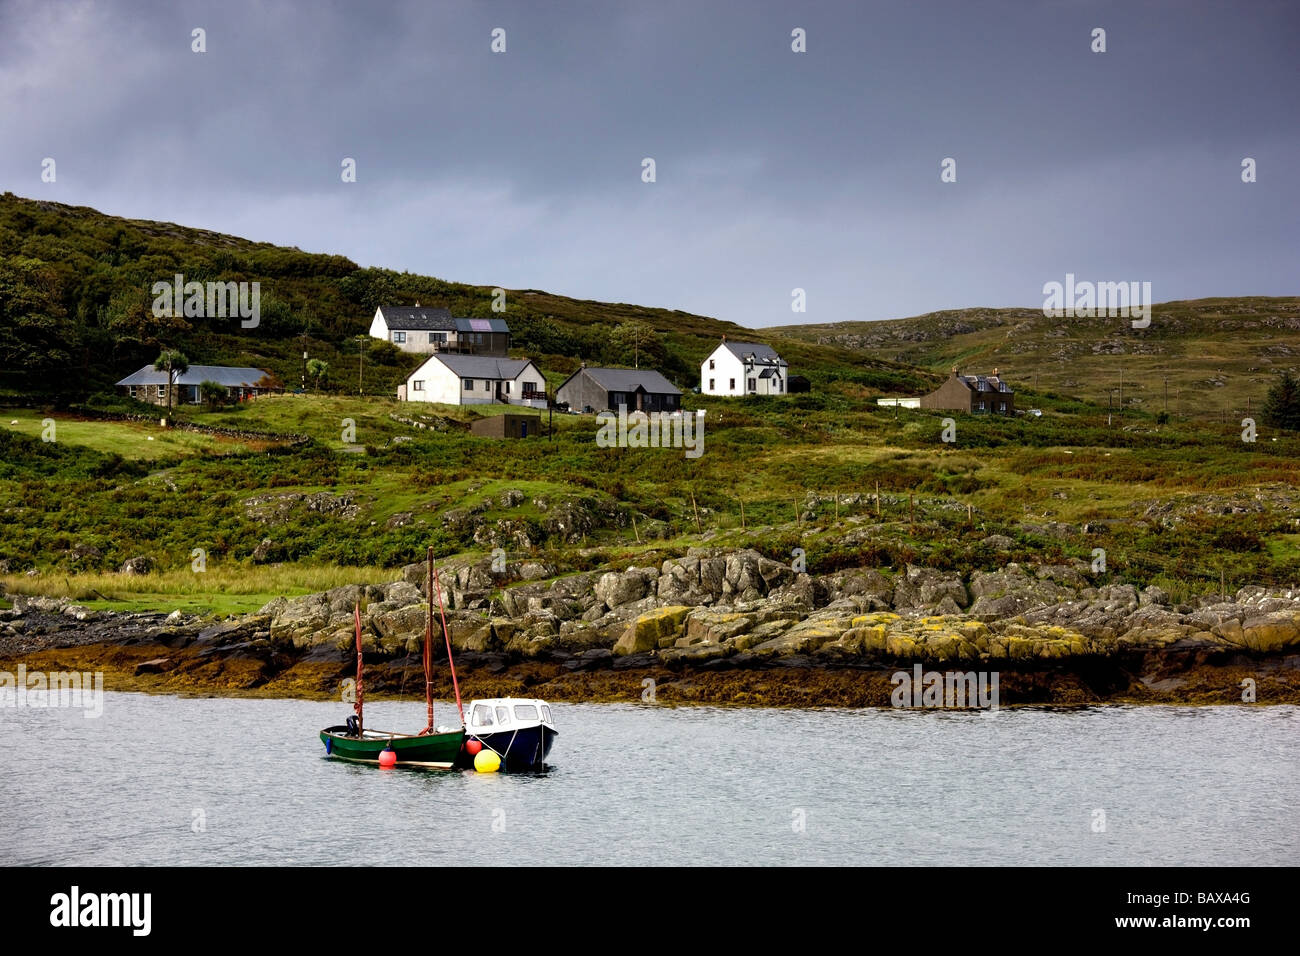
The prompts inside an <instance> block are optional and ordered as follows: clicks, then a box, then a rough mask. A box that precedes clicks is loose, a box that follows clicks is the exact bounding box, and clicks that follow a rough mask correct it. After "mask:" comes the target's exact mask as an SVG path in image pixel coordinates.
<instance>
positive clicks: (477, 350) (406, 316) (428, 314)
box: [370, 302, 510, 358]
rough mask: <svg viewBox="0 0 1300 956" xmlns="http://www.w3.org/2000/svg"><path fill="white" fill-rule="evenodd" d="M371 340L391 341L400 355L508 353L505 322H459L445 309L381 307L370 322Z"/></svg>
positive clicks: (500, 320) (508, 336)
mask: <svg viewBox="0 0 1300 956" xmlns="http://www.w3.org/2000/svg"><path fill="white" fill-rule="evenodd" d="M370 335H371V337H372V338H376V339H383V340H384V341H386V342H392V343H393V344H394V345H396V346H397V347H398V348H399V349H401V350H402V351H403V352H417V353H428V352H456V353H460V354H465V355H496V356H500V357H502V358H504V357H505V356H506V354H507V353H508V352H509V351H510V326H509V325H507V324H506V321H505V319H458V318H454V317H453V316H452V314H451V312H450V311H449V310H447V309H434V308H425V307H423V306H421V305H420V304H419V303H418V302H417V303H416V304H415V305H414V306H409V307H408V306H397V305H381V306H380V307H379V308H377V309H375V317H374V319H373V320H371V322H370Z"/></svg>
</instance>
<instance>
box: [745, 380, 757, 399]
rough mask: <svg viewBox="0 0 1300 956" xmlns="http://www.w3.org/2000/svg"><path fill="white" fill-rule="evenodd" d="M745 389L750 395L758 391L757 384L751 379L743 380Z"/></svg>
mask: <svg viewBox="0 0 1300 956" xmlns="http://www.w3.org/2000/svg"><path fill="white" fill-rule="evenodd" d="M745 388H746V389H748V390H749V393H750V394H751V395H752V394H753V393H754V392H756V391H757V390H758V383H757V382H756V381H755V380H754V379H752V378H747V379H745Z"/></svg>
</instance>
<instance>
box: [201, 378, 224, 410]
mask: <svg viewBox="0 0 1300 956" xmlns="http://www.w3.org/2000/svg"><path fill="white" fill-rule="evenodd" d="M199 397H200V398H202V399H203V402H204V404H205V405H207V406H208V407H209V408H216V407H217V406H218V405H224V404H225V403H226V399H228V398H229V397H230V391H229V390H228V389H227V388H226V386H224V385H220V384H218V383H217V382H214V381H211V380H210V379H204V380H203V381H202V382H200V383H199Z"/></svg>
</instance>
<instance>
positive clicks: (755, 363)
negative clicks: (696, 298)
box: [700, 338, 790, 395]
mask: <svg viewBox="0 0 1300 956" xmlns="http://www.w3.org/2000/svg"><path fill="white" fill-rule="evenodd" d="M789 382H790V365H789V363H788V362H786V360H785V359H783V358H781V356H779V355H777V354H776V352H775V351H774V350H773V349H772V348H771V346H767V345H759V344H758V343H757V342H728V341H727V340H726V339H725V338H724V339H723V340H722V344H721V345H719V346H718V347H717V348H716V349H714V350H713V352H712V353H711V354H710V355H709V357H708V358H706V359H705V360H704V361H703V362H702V363H701V364H700V391H701V392H703V393H704V394H705V395H784V394H785V393H786V391H788V387H789Z"/></svg>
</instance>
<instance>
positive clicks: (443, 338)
mask: <svg viewBox="0 0 1300 956" xmlns="http://www.w3.org/2000/svg"><path fill="white" fill-rule="evenodd" d="M429 344H430V345H446V344H447V333H446V332H430V333H429Z"/></svg>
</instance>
